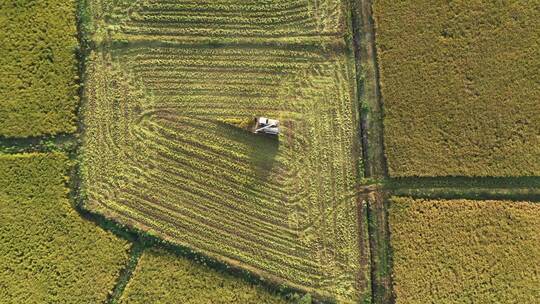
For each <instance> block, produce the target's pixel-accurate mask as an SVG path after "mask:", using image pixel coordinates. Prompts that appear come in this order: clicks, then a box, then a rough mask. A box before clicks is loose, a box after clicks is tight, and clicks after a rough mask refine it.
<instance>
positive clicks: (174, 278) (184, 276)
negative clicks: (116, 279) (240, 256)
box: [119, 249, 287, 304]
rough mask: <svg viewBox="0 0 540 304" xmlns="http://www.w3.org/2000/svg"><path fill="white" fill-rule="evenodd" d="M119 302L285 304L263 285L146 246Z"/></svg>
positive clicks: (138, 303) (137, 303) (126, 303)
mask: <svg viewBox="0 0 540 304" xmlns="http://www.w3.org/2000/svg"><path fill="white" fill-rule="evenodd" d="M119 303H120V304H146V303H161V304H167V303H170V304H176V303H182V304H200V303H221V304H237V303H242V304H259V303H265V304H285V303H287V301H286V300H285V299H284V298H280V297H279V296H277V295H273V294H271V293H269V292H268V291H266V290H264V289H263V288H262V287H260V286H257V285H254V284H250V283H248V282H246V281H243V280H241V279H239V278H235V277H232V276H231V275H228V274H225V273H222V272H218V271H215V270H212V269H209V268H208V267H206V266H204V265H202V264H199V263H197V262H193V261H190V260H188V259H186V258H184V257H180V256H177V255H175V254H172V253H168V252H166V251H164V250H159V249H147V251H146V252H144V254H143V255H142V257H141V259H140V260H139V263H138V264H137V269H136V270H135V272H134V273H133V276H132V278H131V280H130V281H129V284H128V285H127V287H126V290H125V291H124V293H123V294H122V298H121V299H120V302H119Z"/></svg>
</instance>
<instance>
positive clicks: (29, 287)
mask: <svg viewBox="0 0 540 304" xmlns="http://www.w3.org/2000/svg"><path fill="white" fill-rule="evenodd" d="M69 166H70V162H69V160H68V159H67V157H66V156H65V155H64V154H61V153H50V154H38V153H32V154H19V155H0V223H1V224H0V256H1V257H2V258H0V269H1V271H0V299H2V300H1V302H2V303H6V304H7V303H14V304H15V303H17V304H18V303H102V302H104V301H105V299H106V298H107V295H108V293H109V291H110V290H111V289H112V288H113V286H114V284H115V280H116V276H117V275H118V273H119V271H120V269H121V268H122V267H123V266H124V263H125V262H126V260H127V258H128V256H127V252H126V251H127V249H128V247H129V245H128V244H127V243H126V242H125V241H122V240H119V239H117V238H116V237H115V236H113V235H112V234H111V233H108V232H105V231H103V230H101V229H100V228H97V227H96V226H95V225H94V224H93V223H91V222H88V221H85V220H83V219H82V218H81V217H80V216H79V215H78V214H77V212H76V211H75V210H74V209H73V208H72V206H71V205H70V202H69V200H68V198H67V196H68V189H67V188H66V186H65V183H66V181H67V178H66V174H67V171H68V169H69Z"/></svg>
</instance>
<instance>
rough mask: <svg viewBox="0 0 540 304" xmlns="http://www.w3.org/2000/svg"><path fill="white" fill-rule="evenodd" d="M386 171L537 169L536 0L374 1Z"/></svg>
mask: <svg viewBox="0 0 540 304" xmlns="http://www.w3.org/2000/svg"><path fill="white" fill-rule="evenodd" d="M374 15H375V16H374V18H375V21H376V32H377V46H378V57H379V65H380V69H381V82H382V83H381V87H382V95H383V98H384V111H385V119H384V128H385V129H384V130H385V148H386V155H387V158H388V165H389V172H390V175H392V176H394V177H397V176H445V175H458V176H529V175H540V97H539V93H538V92H539V91H540V72H539V71H540V45H539V43H540V9H539V7H538V2H536V1H525V0H511V1H425V0H424V1H394V0H375V1H374Z"/></svg>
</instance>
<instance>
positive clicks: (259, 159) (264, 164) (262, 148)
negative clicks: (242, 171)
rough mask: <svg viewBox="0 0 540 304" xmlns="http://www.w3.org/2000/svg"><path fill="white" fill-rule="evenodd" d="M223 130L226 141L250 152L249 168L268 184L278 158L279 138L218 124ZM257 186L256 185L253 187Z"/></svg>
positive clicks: (248, 153)
mask: <svg viewBox="0 0 540 304" xmlns="http://www.w3.org/2000/svg"><path fill="white" fill-rule="evenodd" d="M218 124H219V125H220V128H221V129H222V130H223V133H222V134H221V135H222V136H223V137H224V140H227V141H232V142H236V143H238V145H240V146H242V147H244V148H245V149H246V150H247V151H248V152H247V153H246V155H247V157H248V158H249V160H250V162H249V166H250V168H251V169H252V171H253V174H254V175H255V176H256V177H257V179H258V180H259V181H261V182H266V181H267V179H268V177H269V176H270V175H271V173H272V169H273V168H274V166H275V165H276V163H277V161H276V156H277V154H278V152H279V143H280V140H279V137H278V136H272V135H266V134H254V133H252V132H250V131H248V130H245V129H242V128H238V127H234V126H231V125H229V124H226V123H221V122H219V123H218ZM252 186H255V185H252Z"/></svg>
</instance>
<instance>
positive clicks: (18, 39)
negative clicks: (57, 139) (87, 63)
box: [0, 0, 78, 137]
mask: <svg viewBox="0 0 540 304" xmlns="http://www.w3.org/2000/svg"><path fill="white" fill-rule="evenodd" d="M60 16H61V17H60ZM0 29H1V30H0V46H1V47H0V136H5V137H28V136H39V135H49V134H57V133H70V132H74V131H75V129H76V128H75V106H76V104H77V101H78V97H77V89H78V86H77V83H76V77H77V66H76V58H75V50H76V46H77V38H76V23H75V1H74V0H40V1H28V0H14V1H1V2H0Z"/></svg>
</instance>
